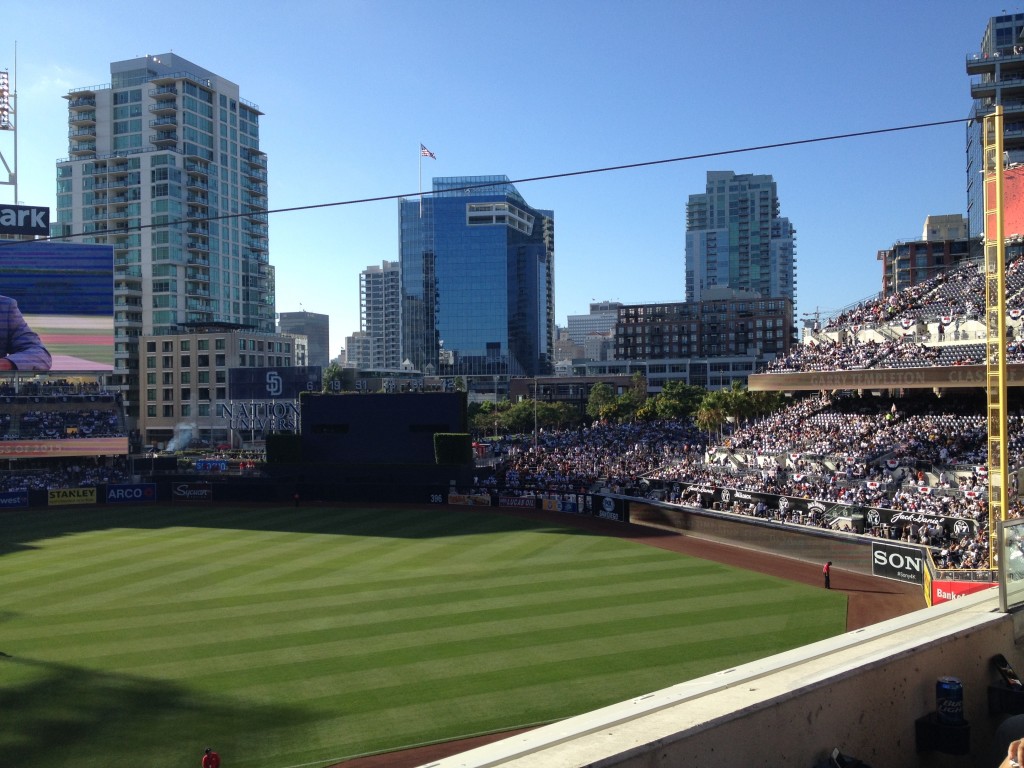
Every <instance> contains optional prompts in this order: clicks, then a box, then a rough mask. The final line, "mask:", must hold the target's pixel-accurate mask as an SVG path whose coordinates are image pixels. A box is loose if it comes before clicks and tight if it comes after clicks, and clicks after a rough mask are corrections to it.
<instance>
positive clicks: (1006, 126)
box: [967, 13, 1024, 237]
mask: <svg viewBox="0 0 1024 768" xmlns="http://www.w3.org/2000/svg"><path fill="white" fill-rule="evenodd" d="M1022 35H1024V13H1011V14H1005V15H1003V16H993V17H992V18H990V19H989V20H988V24H987V25H986V27H985V32H984V34H982V36H981V44H980V45H979V46H978V50H976V51H972V52H970V53H968V54H967V74H968V75H970V76H971V98H972V99H973V100H974V103H973V105H972V107H971V112H970V117H971V118H973V119H972V120H971V121H970V122H969V123H968V125H967V219H968V222H969V226H970V236H971V237H978V236H980V235H982V234H984V232H985V221H984V218H985V217H984V207H985V199H984V188H983V185H982V176H981V170H982V168H981V159H982V134H981V131H982V118H983V117H985V116H986V115H989V114H991V113H992V110H993V108H994V107H995V106H996V105H1001V106H1002V107H1003V151H1004V159H1005V162H1006V163H1007V164H1014V163H1022V162H1024V37H1022Z"/></svg>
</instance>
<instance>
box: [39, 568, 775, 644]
mask: <svg viewBox="0 0 1024 768" xmlns="http://www.w3.org/2000/svg"><path fill="white" fill-rule="evenodd" d="M680 562H685V561H680V560H679V559H675V558H664V557H662V558H660V559H659V560H657V561H655V562H653V563H649V564H648V566H649V567H647V568H645V569H644V570H643V571H642V572H641V573H640V574H638V575H639V576H642V578H639V577H633V578H631V579H623V578H621V577H620V578H615V579H613V578H609V574H608V573H602V574H601V575H602V578H600V579H596V578H594V577H593V576H592V575H588V574H587V573H586V572H584V573H580V569H579V568H577V569H575V570H574V571H573V572H572V573H571V574H570V573H569V572H565V571H563V572H561V573H564V574H565V576H564V577H563V578H556V579H553V580H550V581H538V580H537V576H536V574H531V575H529V576H528V577H525V578H519V579H514V580H511V581H510V580H509V579H507V578H506V579H502V580H500V582H496V581H495V580H493V579H489V578H488V577H486V576H485V577H482V578H481V579H480V580H479V581H478V582H474V583H473V585H472V586H469V587H467V586H464V582H462V581H461V580H450V579H447V578H444V577H442V578H441V579H439V580H437V581H436V582H434V583H428V584H424V583H423V580H419V581H418V585H417V588H418V590H419V593H418V594H414V595H407V594H404V593H403V591H402V590H401V589H398V590H395V589H392V588H388V589H386V590H383V591H378V590H374V591H371V592H369V593H366V592H359V593H358V596H359V600H358V602H354V601H353V599H352V597H353V596H352V595H351V594H348V595H345V596H344V597H342V596H339V595H337V593H336V590H335V589H334V588H333V587H331V588H329V589H327V590H313V591H307V592H305V593H304V596H303V597H299V596H293V597H291V598H290V599H286V600H282V599H279V598H278V599H276V600H270V599H264V600H259V599H256V598H254V597H253V596H251V595H247V596H246V598H245V600H244V603H243V604H241V605H234V604H232V603H233V602H234V599H232V600H231V601H226V600H221V599H216V598H213V597H205V596H203V595H196V596H195V598H194V599H193V598H192V597H191V596H189V595H184V596H178V597H168V598H167V599H166V600H165V601H164V602H163V603H162V604H161V606H162V607H161V608H160V610H159V611H155V610H154V608H153V607H152V606H148V610H147V611H145V612H143V613H142V614H141V615H134V616H133V617H130V618H128V619H126V618H125V617H124V616H123V613H122V611H121V609H120V608H119V607H118V602H110V601H108V602H107V607H106V608H105V609H103V610H93V609H88V608H87V609H85V610H82V609H80V608H79V609H75V610H71V606H68V607H67V609H66V610H64V611H62V612H60V613H58V614H51V616H50V617H43V618H42V620H41V622H40V625H45V626H47V627H48V628H49V630H50V632H51V633H53V634H55V635H56V634H65V633H66V634H76V635H78V636H79V638H78V639H79V640H80V641H86V640H87V638H88V636H89V635H90V634H102V633H103V632H105V631H118V632H121V631H125V630H131V631H133V632H136V633H139V634H137V635H136V637H137V639H140V640H141V639H144V638H145V634H143V633H144V632H145V631H146V630H148V631H149V632H150V633H151V634H152V635H155V636H158V635H161V634H163V633H165V632H166V630H167V628H174V627H178V628H182V629H184V630H186V631H189V632H191V631H194V630H195V629H196V628H197V627H200V626H203V625H205V624H208V623H210V622H216V623H217V624H218V626H219V627H220V629H219V632H220V633H221V634H222V636H223V637H225V638H230V637H232V636H235V635H239V634H245V633H247V632H248V631H249V630H248V629H247V628H246V626H245V625H244V620H245V618H246V617H248V616H256V617H258V621H259V622H260V623H261V624H263V625H264V626H263V629H264V631H263V632H262V633H261V634H263V635H264V636H268V637H269V636H272V635H274V634H276V631H275V628H274V627H275V626H276V625H282V626H285V627H287V629H288V631H294V628H295V627H296V626H301V625H297V624H296V622H302V621H306V622H311V623H312V624H313V626H316V627H323V626H324V622H325V620H326V619H327V617H332V616H333V617H335V619H334V621H333V624H332V626H334V627H335V628H336V629H337V630H338V631H342V632H344V633H353V632H355V633H357V634H358V632H359V628H360V627H362V626H365V625H369V626H371V627H378V626H383V627H387V625H388V624H389V623H391V622H405V621H407V620H416V619H420V618H423V617H425V618H426V620H428V621H430V620H433V621H437V622H441V621H443V622H444V623H445V625H446V626H451V625H452V624H453V623H454V624H458V623H461V622H465V621H473V620H475V619H474V618H473V615H474V614H477V613H478V612H480V611H495V610H500V611H501V613H502V616H503V617H505V618H507V619H530V618H534V619H535V618H537V617H540V616H544V615H546V614H549V613H557V612H560V610H561V605H563V604H564V605H568V606H574V607H578V606H579V605H582V604H584V603H585V601H586V600H593V601H597V603H598V604H600V605H601V606H602V607H603V608H605V609H608V608H611V607H613V606H616V605H619V604H622V605H632V606H639V605H642V604H643V603H645V602H655V601H660V600H662V599H665V598H673V599H675V600H684V601H685V602H684V603H683V605H682V610H690V609H692V608H693V607H694V603H693V602H692V601H694V600H697V601H707V600H711V599H714V600H715V602H716V605H717V606H719V607H720V608H725V607H728V606H729V605H731V604H733V599H732V598H731V597H730V595H729V593H730V592H735V593H739V594H741V595H742V594H743V593H746V592H749V591H751V590H754V591H757V592H763V593H767V596H766V597H760V598H759V600H764V599H767V600H769V601H770V600H771V599H772V598H771V593H772V592H773V585H772V583H771V582H770V581H769V580H766V579H764V578H760V577H752V578H751V579H750V581H749V583H747V584H743V583H740V582H736V581H729V582H726V583H724V584H723V583H721V581H720V578H718V577H716V576H715V575H714V572H713V571H712V572H710V573H703V572H701V573H699V574H698V575H694V574H693V572H692V571H690V570H689V569H685V570H684V571H683V572H682V573H680V570H679V568H678V565H677V564H678V563H680ZM651 566H653V567H651ZM621 575H625V572H623V574H621ZM621 575H620V576H621ZM552 595H557V596H558V598H559V599H558V600H552V598H551V596H552ZM74 599H75V600H77V598H74ZM743 601H744V600H743V598H742V597H741V598H740V600H739V601H738V603H737V605H742V603H743ZM438 608H446V609H447V610H446V612H445V613H444V614H443V618H442V617H441V616H440V615H439V614H438V612H437V609H438ZM458 614H465V615H466V616H467V617H466V618H459V617H458Z"/></svg>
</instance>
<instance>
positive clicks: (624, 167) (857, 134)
mask: <svg viewBox="0 0 1024 768" xmlns="http://www.w3.org/2000/svg"><path fill="white" fill-rule="evenodd" d="M972 119H973V118H969V117H960V118H956V119H953V120H936V121H932V122H928V123H915V124H913V125H900V126H895V127H890V128H874V129H871V130H866V131H853V132H849V133H838V134H832V135H829V136H816V137H813V138H809V139H793V140H790V141H779V142H775V143H772V144H758V145H755V146H750V147H740V148H736V149H722V150H717V151H713V152H701V153H698V154H693V155H682V156H680V157H669V158H663V159H661V160H644V161H641V162H637V163H623V164H621V165H608V166H603V167H600V168H588V169H585V170H580V171H564V172H562V173H549V174H545V175H543V176H526V177H523V178H521V179H510V180H509V181H507V182H504V181H503V182H501V183H502V184H528V183H531V182H535V181H551V180H553V179H568V178H573V177H576V176H588V175H593V174H597V173H611V172H613V171H628V170H634V169H637V168H650V167H653V166H656V165H669V164H671V163H683V162H689V161H692V160H702V159H705V158H711V157H726V156H729V155H738V154H744V153H747V152H762V151H764V150H768V149H783V148H786V147H797V146H802V145H806V144H819V143H822V142H827V141H842V140H845V139H855V138H861V137H864V136H878V135H881V134H886V133H897V132H900V131H913V130H920V129H923V128H936V127H938V126H943V125H954V124H956V123H966V122H971V120H972ZM494 184H495V182H494V181H493V180H492V181H487V182H482V183H477V184H465V185H462V186H457V187H446V188H445V192H465V191H470V190H473V189H480V188H483V187H493V186H494ZM431 194H432V193H431V192H429V191H428V192H422V191H418V192H406V193H402V194H394V195H379V196H376V197H360V198H354V199H351V200H338V201H335V202H330V203H311V204H308V205H295V206H289V207H287V208H273V209H268V210H266V211H257V212H252V211H250V212H246V213H225V214H221V215H218V216H206V217H193V216H189V217H187V218H186V219H182V220H180V221H170V222H161V223H159V224H154V223H152V222H151V223H147V224H136V225H133V226H129V227H117V228H114V229H105V230H98V231H94V232H79V233H76V234H69V235H48V236H46V237H40V238H37V239H36V240H34V241H32V242H40V241H46V240H70V239H72V238H76V237H102V236H106V235H122V234H126V233H131V232H139V231H141V230H143V229H150V228H153V227H160V228H163V227H170V226H176V225H179V224H193V223H197V222H211V221H224V220H229V219H240V218H252V217H254V216H264V215H270V214H272V213H274V214H276V213H294V212H296V211H313V210H317V209H321V208H336V207H340V206H345V205H362V204H365V203H380V202H387V201H388V200H401V199H404V198H418V197H421V196H424V195H426V196H430V195H431ZM18 242H21V241H17V240H13V241H2V240H0V247H2V246H4V245H13V244H14V243H18Z"/></svg>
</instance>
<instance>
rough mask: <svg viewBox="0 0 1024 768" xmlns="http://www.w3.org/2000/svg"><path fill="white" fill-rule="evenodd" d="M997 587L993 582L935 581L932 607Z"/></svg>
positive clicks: (932, 592) (933, 582) (932, 585)
mask: <svg viewBox="0 0 1024 768" xmlns="http://www.w3.org/2000/svg"><path fill="white" fill-rule="evenodd" d="M995 586H998V585H996V584H993V583H991V582H981V581H946V580H943V579H933V580H932V583H931V587H932V591H931V598H932V601H931V605H938V604H939V603H948V602H949V601H950V600H956V599H957V598H958V597H965V596H967V595H973V594H974V593H975V592H981V590H983V589H992V588H993V587H995Z"/></svg>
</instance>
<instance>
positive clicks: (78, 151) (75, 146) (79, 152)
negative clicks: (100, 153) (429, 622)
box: [68, 139, 96, 158]
mask: <svg viewBox="0 0 1024 768" xmlns="http://www.w3.org/2000/svg"><path fill="white" fill-rule="evenodd" d="M68 154H69V155H71V156H72V157H76V158H79V157H89V156H91V155H95V154H96V142H95V141H81V140H76V139H72V140H71V146H70V147H69V148H68Z"/></svg>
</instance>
